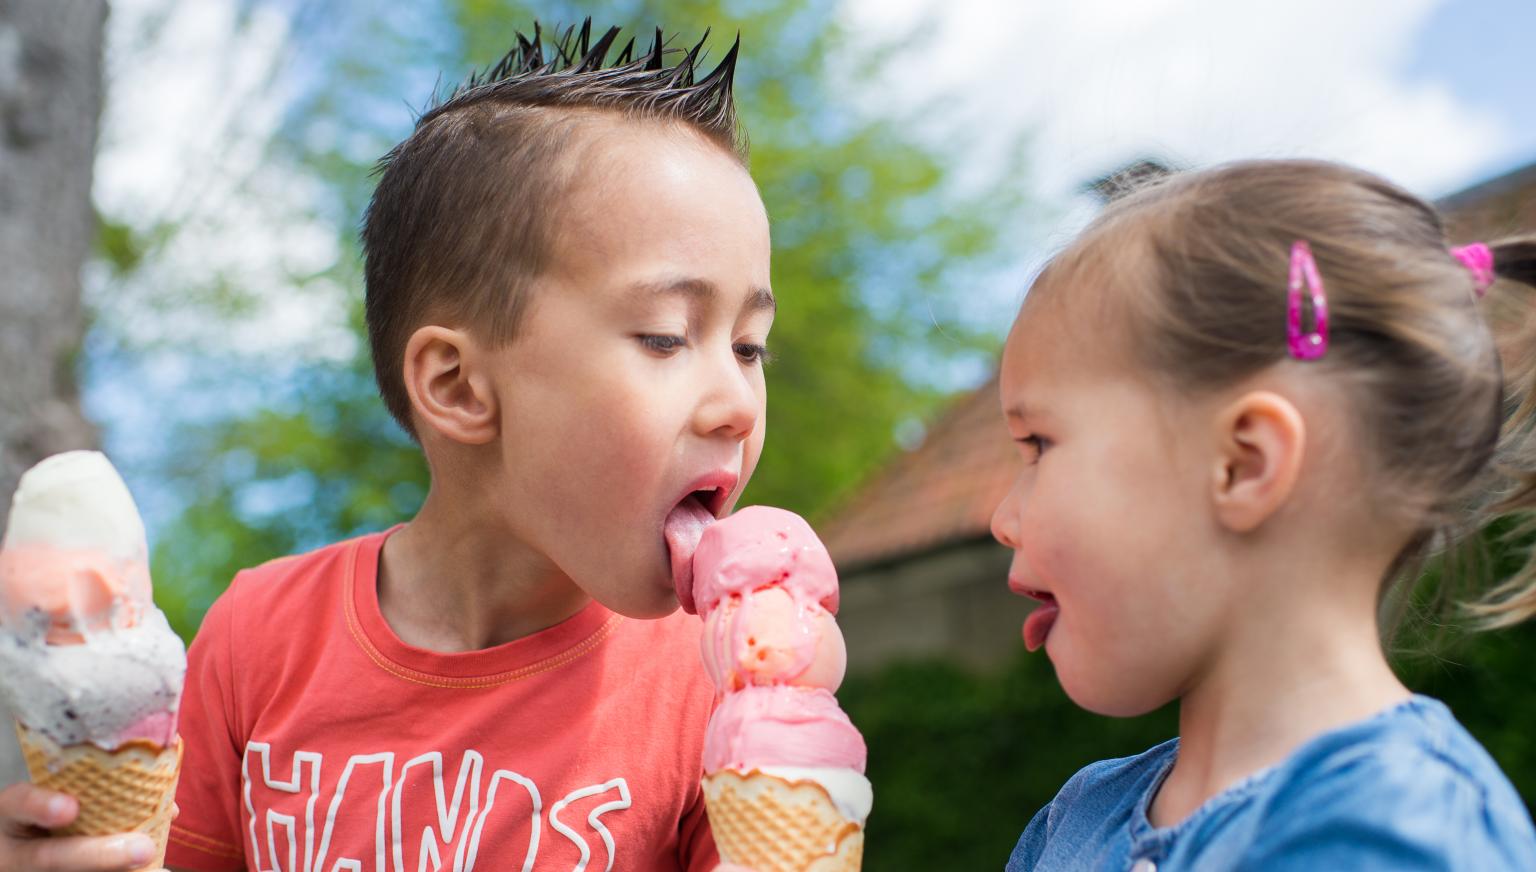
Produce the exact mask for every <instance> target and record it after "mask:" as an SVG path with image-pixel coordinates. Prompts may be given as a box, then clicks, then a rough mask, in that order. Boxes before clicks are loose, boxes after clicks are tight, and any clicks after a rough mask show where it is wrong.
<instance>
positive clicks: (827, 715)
mask: <svg viewBox="0 0 1536 872" xmlns="http://www.w3.org/2000/svg"><path fill="white" fill-rule="evenodd" d="M867 755H868V752H867V751H866V750H865V747H864V737H863V736H861V735H859V731H858V729H857V728H855V727H854V725H853V723H852V722H851V721H849V720H848V715H846V714H844V713H843V710H842V709H841V708H839V707H838V705H837V700H836V699H835V698H833V696H832V693H831V691H827V690H823V689H821V688H803V687H786V686H774V685H768V686H761V687H745V688H742V689H741V690H738V691H735V692H733V693H728V694H726V695H725V697H724V698H723V699H722V700H721V702H720V707H719V708H717V709H715V714H714V716H713V717H712V718H710V721H709V731H708V733H706V734H705V738H704V771H705V772H718V771H720V770H721V769H736V770H739V771H742V772H746V771H749V770H752V769H762V768H765V767H772V766H796V767H805V766H815V767H826V768H831V769H853V770H855V771H858V772H863V771H864V763H865V759H866V757H867Z"/></svg>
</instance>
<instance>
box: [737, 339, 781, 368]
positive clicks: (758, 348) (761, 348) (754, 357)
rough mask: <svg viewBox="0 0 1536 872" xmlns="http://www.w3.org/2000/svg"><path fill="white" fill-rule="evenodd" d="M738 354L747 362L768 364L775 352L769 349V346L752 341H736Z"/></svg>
mask: <svg viewBox="0 0 1536 872" xmlns="http://www.w3.org/2000/svg"><path fill="white" fill-rule="evenodd" d="M736 356H737V357H739V358H741V359H742V361H743V362H745V363H756V364H766V363H770V362H772V360H773V352H771V351H769V350H768V346H766V345H758V344H755V343H752V342H738V343H736Z"/></svg>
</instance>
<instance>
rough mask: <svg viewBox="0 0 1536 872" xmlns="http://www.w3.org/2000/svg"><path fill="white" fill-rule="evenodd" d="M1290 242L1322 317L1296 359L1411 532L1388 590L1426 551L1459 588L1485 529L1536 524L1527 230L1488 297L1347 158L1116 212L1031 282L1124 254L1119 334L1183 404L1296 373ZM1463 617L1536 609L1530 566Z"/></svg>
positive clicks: (1410, 209)
mask: <svg viewBox="0 0 1536 872" xmlns="http://www.w3.org/2000/svg"><path fill="white" fill-rule="evenodd" d="M1297 240H1305V241H1306V242H1307V243H1308V244H1309V245H1310V246H1311V250H1312V252H1313V254H1314V256H1315V258H1316V261H1317V265H1318V269H1319V271H1320V273H1321V275H1322V278H1323V281H1324V284H1325V287H1326V293H1327V302H1328V308H1329V311H1328V332H1329V338H1328V347H1327V353H1326V354H1325V356H1324V357H1323V358H1322V359H1321V360H1318V361H1315V362H1313V363H1309V364H1307V365H1309V366H1316V367H1317V368H1318V372H1319V373H1325V374H1326V375H1327V376H1328V377H1329V378H1333V379H1337V380H1339V382H1340V383H1341V386H1342V387H1343V389H1344V390H1345V391H1346V392H1347V393H1348V394H1349V395H1350V396H1351V397H1352V400H1353V402H1352V408H1353V409H1354V410H1355V413H1356V422H1355V424H1356V427H1357V431H1358V433H1359V434H1360V439H1361V444H1362V448H1363V449H1364V450H1363V454H1364V455H1365V462H1366V471H1367V475H1368V476H1369V479H1368V480H1369V481H1371V482H1372V483H1373V488H1374V490H1375V491H1376V492H1375V493H1374V494H1372V497H1373V502H1374V504H1375V505H1377V506H1379V507H1380V508H1381V510H1382V511H1383V512H1388V511H1390V512H1395V513H1399V514H1398V515H1397V516H1398V517H1403V515H1402V514H1401V513H1404V512H1406V513H1407V514H1406V517H1407V519H1408V520H1409V522H1410V523H1411V524H1412V525H1413V526H1414V527H1415V528H1416V529H1417V531H1418V532H1417V533H1416V534H1415V535H1414V536H1412V537H1411V539H1410V541H1409V543H1408V544H1407V546H1405V548H1404V549H1403V551H1402V553H1401V554H1400V555H1399V557H1398V559H1397V560H1396V561H1395V562H1394V563H1393V565H1392V567H1391V569H1390V570H1389V572H1388V577H1387V578H1386V579H1384V582H1385V583H1384V584H1383V595H1384V596H1386V595H1387V593H1388V592H1389V591H1391V590H1392V589H1393V588H1395V587H1397V584H1396V582H1398V581H1401V580H1405V579H1406V580H1408V581H1412V580H1413V579H1414V578H1417V577H1418V576H1419V574H1420V573H1421V572H1422V570H1423V567H1424V565H1425V563H1426V561H1427V560H1428V559H1430V558H1434V557H1444V558H1446V563H1445V565H1444V566H1443V567H1442V573H1441V574H1442V575H1444V574H1446V573H1447V572H1449V573H1450V574H1452V575H1460V576H1466V575H1467V574H1468V571H1467V570H1468V567H1469V566H1471V565H1473V564H1474V563H1476V561H1471V562H1469V561H1466V560H1464V559H1459V557H1458V555H1461V556H1465V555H1467V554H1470V553H1474V552H1475V546H1476V544H1477V542H1478V540H1479V536H1478V534H1479V533H1480V532H1481V531H1482V530H1484V529H1485V528H1486V527H1487V526H1488V525H1489V524H1491V523H1492V522H1493V521H1495V520H1497V519H1499V518H1504V517H1507V516H1511V515H1513V516H1517V517H1519V518H1520V519H1521V520H1522V521H1527V522H1530V521H1536V438H1533V432H1536V390H1533V388H1536V385H1533V383H1532V379H1533V369H1536V368H1533V367H1532V365H1531V364H1532V358H1533V354H1532V351H1536V336H1533V335H1532V330H1531V327H1532V324H1533V323H1536V317H1532V316H1533V314H1536V312H1533V310H1532V306H1536V299H1532V291H1533V286H1536V236H1531V237H1523V238H1516V239H1507V240H1503V241H1498V242H1493V243H1490V245H1489V247H1490V248H1491V250H1492V253H1493V261H1494V271H1495V272H1496V274H1497V276H1498V278H1499V279H1506V280H1512V281H1498V282H1495V283H1494V286H1493V288H1492V290H1491V291H1490V293H1489V295H1488V298H1487V299H1484V300H1482V301H1481V303H1480V302H1479V300H1478V295H1477V293H1475V290H1476V288H1475V283H1474V278H1473V275H1472V273H1471V272H1470V271H1469V270H1468V268H1467V267H1466V266H1464V265H1463V264H1462V263H1461V262H1460V261H1459V260H1458V259H1457V258H1456V257H1455V256H1453V255H1452V253H1451V251H1450V247H1449V243H1448V241H1447V239H1446V234H1445V227H1444V224H1443V222H1442V221H1441V218H1440V215H1439V214H1438V213H1437V212H1436V211H1435V209H1434V207H1432V206H1430V205H1429V204H1428V203H1426V202H1424V201H1423V200H1422V199H1420V198H1418V197H1416V196H1414V195H1413V194H1410V193H1409V192H1407V191H1405V190H1403V189H1401V188H1399V187H1397V186H1395V185H1392V184H1391V183H1389V182H1387V181H1384V180H1383V179H1380V178H1378V177H1376V176H1373V175H1371V174H1369V173H1366V172H1363V171H1360V170H1357V169H1354V168H1351V167H1347V166H1342V165H1339V164H1334V163H1327V162H1320V161H1294V160H1292V161H1252V162H1243V163H1235V164H1229V165H1224V166H1219V167H1215V168H1212V169H1208V170H1203V171H1200V172H1190V173H1182V174H1177V175H1174V176H1171V177H1167V178H1166V179H1164V180H1161V181H1157V182H1154V183H1153V184H1151V185H1149V186H1147V187H1145V188H1143V189H1141V190H1139V191H1137V192H1135V193H1132V194H1130V195H1128V196H1125V197H1123V198H1122V199H1120V200H1117V201H1115V202H1113V203H1112V204H1110V205H1109V206H1108V207H1107V208H1106V209H1105V211H1104V212H1103V214H1101V215H1100V216H1099V218H1098V219H1097V220H1096V221H1095V222H1094V223H1093V224H1092V225H1091V226H1090V227H1089V228H1088V230H1087V231H1086V232H1085V233H1084V234H1083V236H1082V237H1081V238H1080V239H1079V241H1078V242H1077V243H1075V244H1074V245H1073V246H1072V247H1071V248H1070V249H1069V250H1068V251H1066V252H1064V253H1063V254H1062V256H1061V257H1059V258H1057V260H1056V261H1055V262H1054V263H1053V264H1052V265H1051V267H1049V268H1048V269H1047V271H1046V273H1045V274H1044V275H1042V281H1041V283H1040V284H1041V285H1048V284H1050V283H1051V282H1050V275H1051V273H1055V272H1057V271H1058V270H1062V269H1068V270H1070V269H1072V268H1074V266H1081V265H1083V264H1084V263H1089V262H1103V261H1105V260H1106V259H1108V258H1109V256H1110V255H1111V254H1113V253H1115V252H1119V253H1122V254H1125V253H1129V254H1130V257H1131V258H1132V259H1133V260H1134V270H1135V272H1136V274H1137V275H1138V276H1139V277H1140V278H1139V280H1138V281H1136V282H1135V285H1136V287H1137V290H1138V291H1140V293H1131V294H1127V295H1125V296H1126V297H1127V298H1128V299H1124V300H1116V301H1114V302H1115V304H1116V305H1126V306H1129V308H1130V314H1129V317H1126V318H1124V319H1123V320H1121V323H1123V324H1125V325H1127V327H1128V329H1129V335H1130V337H1131V340H1132V348H1133V350H1134V352H1135V354H1136V356H1137V358H1138V360H1139V362H1140V363H1142V364H1143V365H1145V366H1147V367H1149V368H1150V369H1151V371H1152V372H1153V373H1154V374H1156V375H1158V376H1161V377H1164V378H1166V379H1167V380H1168V381H1170V382H1171V383H1172V384H1173V385H1175V386H1176V387H1177V388H1178V389H1180V390H1184V391H1200V390H1203V389H1216V388H1221V387H1225V386H1229V385H1232V384H1235V383H1236V382H1238V381H1240V380H1242V379H1244V378H1246V377H1248V376H1251V375H1253V374H1255V373H1256V372H1258V371H1260V370H1262V369H1264V368H1266V367H1269V366H1271V365H1274V364H1276V363H1278V362H1280V361H1283V360H1286V359H1288V357H1289V352H1288V346H1287V334H1286V328H1285V324H1286V320H1285V319H1286V302H1287V294H1286V279H1287V272H1288V263H1289V258H1290V252H1291V247H1292V245H1293V244H1294V243H1295V242H1296V241H1297ZM1039 286H1040V285H1037V287H1039ZM1485 312H1486V315H1485V314H1484V313H1485ZM1496 336H1497V337H1499V340H1498V341H1497V342H1496V340H1495V337H1496ZM1501 351H1502V352H1503V355H1502V356H1503V363H1504V365H1505V366H1507V367H1508V369H1509V370H1510V373H1511V378H1510V380H1509V382H1508V384H1507V387H1508V390H1506V383H1505V379H1504V377H1503V371H1502V370H1503V367H1501V355H1500V352H1501ZM1530 526H1531V528H1532V529H1536V523H1531V524H1530ZM1521 529H1524V527H1523V526H1522V528H1521ZM1466 546H1473V547H1471V548H1469V547H1466ZM1399 600H1401V598H1399ZM1467 607H1468V608H1469V609H1470V610H1471V612H1472V613H1473V614H1474V615H1475V616H1476V617H1477V619H1478V620H1479V622H1480V623H1481V624H1482V625H1484V626H1498V625H1505V624H1512V623H1515V622H1517V621H1520V620H1523V619H1525V618H1529V617H1531V616H1533V615H1536V555H1528V556H1527V559H1526V560H1525V563H1524V565H1523V566H1522V567H1521V568H1520V569H1518V570H1517V571H1516V572H1515V573H1514V574H1513V575H1511V576H1510V577H1508V578H1505V579H1502V580H1500V581H1499V582H1498V583H1497V584H1496V586H1494V587H1493V589H1492V591H1491V592H1489V593H1487V594H1485V595H1484V596H1482V597H1481V598H1479V599H1477V600H1476V601H1475V602H1471V603H1468V604H1467ZM1392 623H1395V621H1393V622H1392Z"/></svg>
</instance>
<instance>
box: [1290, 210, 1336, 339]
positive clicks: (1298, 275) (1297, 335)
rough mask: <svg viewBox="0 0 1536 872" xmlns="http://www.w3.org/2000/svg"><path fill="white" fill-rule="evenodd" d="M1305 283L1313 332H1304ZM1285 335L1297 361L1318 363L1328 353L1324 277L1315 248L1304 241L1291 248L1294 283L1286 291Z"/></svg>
mask: <svg viewBox="0 0 1536 872" xmlns="http://www.w3.org/2000/svg"><path fill="white" fill-rule="evenodd" d="M1303 282H1305V284H1306V288H1307V293H1308V295H1309V296H1311V298H1312V330H1311V331H1310V332H1307V333H1303V332H1302V330H1301V288H1302V284H1303ZM1285 316H1286V317H1285V328H1286V330H1285V333H1286V339H1287V340H1288V342H1289V343H1290V347H1291V356H1292V357H1294V358H1296V359H1297V360H1317V359H1318V358H1319V357H1322V356H1323V354H1325V353H1326V352H1327V351H1328V297H1327V295H1325V294H1324V293H1323V278H1322V276H1320V275H1318V273H1317V261H1316V260H1315V259H1314V258H1313V257H1312V246H1310V245H1308V244H1307V241H1306V240H1305V239H1298V240H1296V241H1295V243H1293V244H1292V245H1291V280H1290V283H1289V285H1288V287H1287V288H1286V310H1285Z"/></svg>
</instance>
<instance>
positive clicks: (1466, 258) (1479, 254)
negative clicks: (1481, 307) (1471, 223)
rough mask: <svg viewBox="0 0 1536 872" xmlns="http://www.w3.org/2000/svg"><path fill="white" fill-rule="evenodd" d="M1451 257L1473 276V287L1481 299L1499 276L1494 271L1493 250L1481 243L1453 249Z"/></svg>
mask: <svg viewBox="0 0 1536 872" xmlns="http://www.w3.org/2000/svg"><path fill="white" fill-rule="evenodd" d="M1451 255H1452V256H1453V257H1455V258H1456V259H1457V260H1459V261H1461V265H1462V266H1464V267H1466V268H1467V272H1469V273H1471V274H1472V287H1473V289H1474V290H1476V291H1477V295H1478V296H1479V297H1481V296H1482V295H1483V294H1484V293H1485V292H1486V291H1487V290H1488V286H1489V285H1491V284H1493V280H1494V279H1495V278H1498V274H1497V273H1495V272H1494V271H1493V250H1492V249H1490V248H1489V247H1488V246H1486V245H1484V244H1483V243H1481V242H1474V243H1472V244H1471V245H1463V246H1461V247H1459V248H1453V249H1451Z"/></svg>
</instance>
